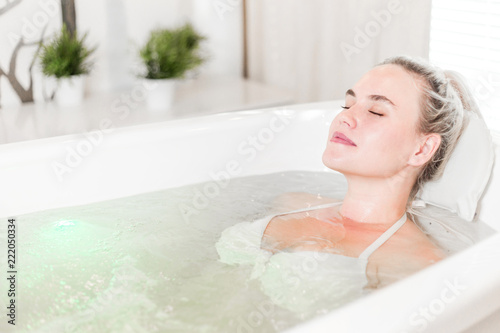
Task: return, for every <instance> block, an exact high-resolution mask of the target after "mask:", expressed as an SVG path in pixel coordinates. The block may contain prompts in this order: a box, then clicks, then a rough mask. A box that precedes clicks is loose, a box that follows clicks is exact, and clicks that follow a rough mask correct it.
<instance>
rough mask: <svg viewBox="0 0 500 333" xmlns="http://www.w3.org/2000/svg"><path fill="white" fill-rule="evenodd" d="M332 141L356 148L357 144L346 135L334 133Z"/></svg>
mask: <svg viewBox="0 0 500 333" xmlns="http://www.w3.org/2000/svg"><path fill="white" fill-rule="evenodd" d="M330 141H331V142H338V143H342V144H344V145H348V146H354V147H356V144H355V143H354V142H352V141H351V139H349V138H348V137H347V136H345V134H342V133H340V132H334V133H333V135H332V138H331V139H330Z"/></svg>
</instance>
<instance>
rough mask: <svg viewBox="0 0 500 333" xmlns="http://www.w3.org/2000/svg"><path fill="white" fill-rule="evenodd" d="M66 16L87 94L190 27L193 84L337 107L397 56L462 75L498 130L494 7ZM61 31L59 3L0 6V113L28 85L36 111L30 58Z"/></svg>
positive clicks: (303, 7)
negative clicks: (86, 66)
mask: <svg viewBox="0 0 500 333" xmlns="http://www.w3.org/2000/svg"><path fill="white" fill-rule="evenodd" d="M62 2H68V1H66V0H62ZM70 2H73V1H70ZM74 6H75V13H76V25H77V30H78V32H79V33H81V34H83V33H88V37H87V41H88V43H89V45H97V46H98V48H97V50H96V52H95V54H94V55H93V61H94V69H93V71H92V73H91V75H90V76H89V79H88V81H87V84H86V89H87V95H92V94H95V93H106V92H113V91H124V90H126V89H130V88H131V87H133V85H134V84H136V80H137V73H138V72H139V71H140V61H139V57H138V50H139V49H140V47H141V46H142V45H143V44H144V43H145V42H146V40H147V38H148V35H149V33H150V31H151V30H153V29H155V28H159V27H166V28H169V27H175V26H179V25H181V24H183V23H186V22H191V23H192V24H193V26H194V27H195V28H196V29H197V30H198V31H199V32H200V33H201V34H202V35H204V36H206V37H207V41H206V43H205V45H204V52H205V53H206V54H207V55H209V61H207V62H206V63H204V64H203V66H201V67H200V68H199V69H197V70H196V72H195V74H193V75H192V76H193V77H194V78H198V79H200V78H203V79H205V80H208V81H205V82H210V80H220V78H235V79H242V80H249V81H251V82H256V83H259V84H261V85H262V87H263V89H279V91H281V92H283V91H285V92H286V93H287V95H286V96H287V97H286V98H284V97H281V100H282V102H283V103H306V102H316V101H328V100H334V99H342V98H343V96H344V94H345V91H346V90H347V89H348V88H349V87H350V86H352V85H353V84H354V83H355V82H356V81H357V80H358V79H359V78H360V76H361V75H362V74H363V73H364V72H366V71H367V70H368V69H369V68H371V67H372V66H374V65H375V64H377V63H379V62H380V61H382V60H384V59H385V58H387V57H390V56H394V55H400V54H405V55H411V56H416V57H422V58H426V59H430V60H431V62H433V63H435V64H436V65H438V66H442V67H444V68H448V69H455V70H458V71H460V72H461V73H462V74H464V75H465V76H466V77H467V78H468V79H469V83H470V85H471V86H472V90H473V92H474V94H475V95H476V98H477V99H478V101H479V102H480V104H481V107H482V109H483V113H484V115H485V118H486V120H487V122H488V123H489V124H490V126H491V128H493V129H496V130H500V116H499V112H498V108H499V107H500V1H487V0H477V1H472V0H456V1H451V0H434V1H431V0H420V1H412V0H246V1H244V0H162V1H159V0H142V1H137V0H87V1H83V0H74ZM61 25H62V20H61V1H60V0H0V31H1V33H0V104H1V106H2V107H3V108H5V107H9V106H13V105H19V104H21V101H20V98H19V93H18V91H19V89H21V88H22V89H25V90H28V89H29V86H30V80H32V82H33V85H32V94H33V99H34V101H35V103H37V102H39V101H41V102H44V101H47V92H46V91H44V89H45V90H46V89H47V88H46V87H47V83H46V79H45V78H44V77H43V75H42V74H41V72H40V69H39V65H38V64H37V61H35V63H33V55H34V53H35V52H36V50H37V45H38V44H37V43H38V42H39V41H41V40H46V39H49V38H50V37H51V36H52V35H53V34H54V33H55V32H57V31H58V30H59V29H60V28H61ZM32 63H33V64H32ZM31 66H32V68H31V69H30V67H31ZM16 88H17V89H18V90H17V91H16ZM281 96H284V95H281Z"/></svg>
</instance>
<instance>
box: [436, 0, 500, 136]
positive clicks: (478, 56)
mask: <svg viewBox="0 0 500 333" xmlns="http://www.w3.org/2000/svg"><path fill="white" fill-rule="evenodd" d="M429 58H430V61H431V62H432V63H434V64H436V65H437V66H440V67H442V68H446V69H452V70H456V71H458V72H460V73H461V74H462V75H464V76H465V77H466V78H467V81H468V83H469V86H470V88H471V90H472V92H473V94H474V96H475V97H476V101H477V103H478V104H479V107H480V109H481V112H482V114H483V116H484V119H485V121H486V123H487V124H488V126H489V127H490V129H492V130H494V131H496V132H498V133H500V0H490V1H488V0H433V1H432V14H431V36H430V53H429Z"/></svg>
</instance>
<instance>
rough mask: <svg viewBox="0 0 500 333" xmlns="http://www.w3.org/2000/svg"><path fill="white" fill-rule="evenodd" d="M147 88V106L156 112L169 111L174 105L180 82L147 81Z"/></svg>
mask: <svg viewBox="0 0 500 333" xmlns="http://www.w3.org/2000/svg"><path fill="white" fill-rule="evenodd" d="M145 81H146V82H145V84H144V86H145V87H146V105H147V106H148V109H150V110H154V111H167V110H169V109H170V108H171V106H172V105H173V104H174V100H175V91H176V87H177V84H178V82H179V80H176V79H161V80H151V79H145Z"/></svg>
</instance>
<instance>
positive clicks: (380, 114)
mask: <svg viewBox="0 0 500 333" xmlns="http://www.w3.org/2000/svg"><path fill="white" fill-rule="evenodd" d="M341 108H342V109H344V110H349V109H350V108H351V107H350V106H341ZM368 112H370V113H372V114H374V115H376V116H379V117H382V116H383V114H382V113H378V112H374V111H370V110H368Z"/></svg>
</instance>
